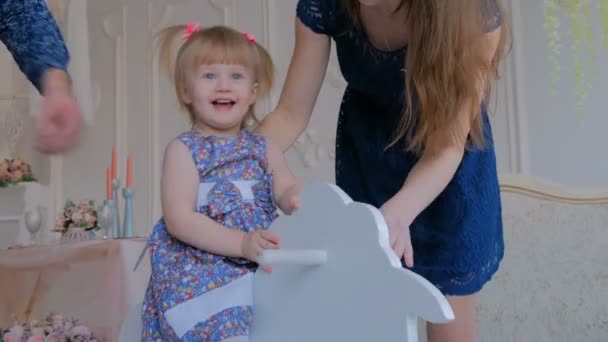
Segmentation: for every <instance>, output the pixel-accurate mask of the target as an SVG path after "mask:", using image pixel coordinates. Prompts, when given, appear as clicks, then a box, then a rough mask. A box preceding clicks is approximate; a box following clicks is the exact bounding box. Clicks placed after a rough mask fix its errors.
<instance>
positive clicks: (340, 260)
mask: <svg viewBox="0 0 608 342" xmlns="http://www.w3.org/2000/svg"><path fill="white" fill-rule="evenodd" d="M301 200H302V207H301V209H300V210H299V211H297V212H296V213H294V214H293V215H291V216H281V217H279V218H278V219H277V220H276V221H275V222H274V223H273V224H272V226H271V227H270V229H271V230H272V231H274V232H276V233H277V234H278V236H279V238H280V240H281V250H276V251H266V252H265V253H264V254H263V255H262V256H261V258H260V260H259V261H260V263H261V264H267V265H271V266H272V268H273V270H272V273H266V272H262V271H258V272H256V273H255V276H254V280H253V284H254V285H253V306H254V313H255V321H254V325H253V328H252V332H251V336H250V341H251V342H285V341H290V342H300V341H301V342H310V341H317V342H323V341H332V342H333V341H340V342H341V341H349V342H369V341H387V342H390V341H399V342H405V341H408V342H414V341H418V332H417V318H418V317H420V318H421V319H423V320H425V321H430V322H433V323H446V322H449V321H451V320H453V319H454V313H453V311H452V309H451V307H450V305H449V304H448V301H447V299H446V298H445V297H444V296H443V295H442V294H441V292H439V290H438V289H437V288H435V287H434V286H433V285H432V284H431V283H429V282H428V281H427V280H425V279H424V278H422V277H421V276H419V275H417V274H415V273H413V272H411V271H409V270H406V269H404V268H402V267H401V263H400V261H399V259H398V258H397V256H396V255H395V254H394V253H393V251H392V250H391V248H390V246H389V238H388V229H387V226H386V224H385V222H384V219H383V217H382V215H381V214H380V212H379V211H378V210H377V209H376V208H374V207H372V206H370V205H367V204H363V203H357V202H353V201H352V200H351V199H350V198H349V197H348V196H347V195H346V194H345V193H344V192H343V191H342V190H341V189H340V188H338V187H337V186H335V185H330V184H326V183H314V184H309V185H307V186H305V187H304V189H303V191H302V195H301ZM140 315H141V306H140V305H139V306H138V307H137V308H135V309H134V310H133V312H132V313H131V315H130V316H129V317H128V318H127V320H126V321H125V324H124V326H123V329H122V331H121V339H120V340H121V341H135V340H139V339H140V338H141V337H140V336H141V322H140V318H139V316H140Z"/></svg>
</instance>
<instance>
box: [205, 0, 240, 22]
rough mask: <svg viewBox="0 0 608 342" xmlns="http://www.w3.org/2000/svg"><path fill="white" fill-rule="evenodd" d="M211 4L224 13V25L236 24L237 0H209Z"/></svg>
mask: <svg viewBox="0 0 608 342" xmlns="http://www.w3.org/2000/svg"><path fill="white" fill-rule="evenodd" d="M208 1H209V5H211V6H212V7H213V8H215V9H217V10H219V11H221V12H222V13H223V14H224V25H227V26H233V25H235V24H236V21H237V18H236V10H235V9H236V0H208Z"/></svg>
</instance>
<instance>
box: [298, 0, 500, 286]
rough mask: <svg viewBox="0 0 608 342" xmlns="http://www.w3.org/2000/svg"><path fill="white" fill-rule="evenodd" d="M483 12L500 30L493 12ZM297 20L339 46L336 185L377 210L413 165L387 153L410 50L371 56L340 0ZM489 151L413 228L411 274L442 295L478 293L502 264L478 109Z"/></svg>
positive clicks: (462, 170)
mask: <svg viewBox="0 0 608 342" xmlns="http://www.w3.org/2000/svg"><path fill="white" fill-rule="evenodd" d="M484 9H485V10H486V11H484V13H485V12H487V14H488V15H490V16H491V17H488V18H489V19H490V20H489V21H491V22H492V23H493V24H494V25H492V27H489V28H488V29H489V30H492V29H495V28H496V27H498V26H499V25H500V18H499V17H498V15H497V13H498V11H497V10H496V8H495V6H494V7H493V6H486V7H484ZM297 16H298V18H299V19H300V20H301V21H302V22H303V23H304V25H306V26H307V27H309V28H310V29H311V30H312V31H314V32H316V33H320V34H326V35H328V36H330V37H332V38H333V40H334V41H335V43H336V48H337V56H338V61H339V65H340V70H341V72H342V75H343V76H344V78H345V79H346V81H347V83H348V86H347V88H346V90H345V93H344V96H343V99H342V104H341V107H340V113H339V119H338V129H337V137H336V183H337V185H338V186H340V187H341V188H342V189H343V190H344V191H345V192H346V193H347V194H348V195H349V196H351V198H352V199H353V200H355V201H359V202H365V203H369V204H371V205H373V206H376V207H380V206H381V205H382V204H383V203H384V202H386V201H387V200H388V199H389V198H391V197H392V196H393V195H394V194H395V193H396V192H397V191H399V189H400V188H401V186H402V185H403V182H404V180H405V178H406V176H407V175H408V173H409V172H410V170H411V169H412V167H413V166H414V165H415V164H416V162H417V157H416V156H415V155H413V154H411V153H407V152H404V151H402V150H400V149H399V148H398V147H396V148H391V149H389V150H385V147H386V145H387V143H388V139H389V137H390V136H391V133H392V132H393V129H394V128H395V127H396V123H397V119H398V117H399V115H400V113H402V112H403V109H404V104H405V100H404V99H405V97H404V73H405V72H407V70H404V58H405V51H406V48H407V47H404V48H402V49H399V50H395V51H389V52H387V51H382V50H378V49H377V48H375V47H374V46H373V45H372V44H371V42H370V41H369V40H368V39H367V37H366V36H365V33H364V32H362V31H361V30H358V29H354V28H353V25H352V21H351V19H350V18H349V16H348V15H347V14H346V13H345V11H344V9H343V8H342V7H341V1H340V0H299V2H298V5H297ZM482 109H483V110H482V112H483V113H482V115H483V119H484V123H485V135H486V143H487V144H486V145H487V146H486V147H485V148H484V149H476V150H470V151H468V152H466V153H465V155H464V158H463V160H462V162H461V164H460V165H459V167H458V170H457V172H456V174H455V176H454V178H453V179H452V180H451V181H450V183H449V184H448V185H447V187H446V188H445V190H444V191H443V192H442V193H441V194H440V195H439V196H438V197H437V198H436V200H435V201H434V202H433V203H432V204H431V205H430V206H429V207H427V208H426V209H425V210H424V211H423V212H422V213H421V214H420V215H419V216H418V217H417V218H416V219H415V221H414V222H413V223H412V225H411V236H412V244H413V248H414V268H413V271H414V272H416V273H418V274H420V275H422V276H423V277H425V278H426V279H427V280H429V281H430V282H431V283H433V284H434V285H435V286H437V287H438V288H439V289H440V290H441V291H442V292H443V293H444V294H446V295H468V294H472V293H475V292H477V291H479V290H480V289H481V288H482V287H483V285H484V284H485V283H487V282H488V281H489V280H490V279H491V277H492V276H493V274H494V273H495V272H496V271H497V269H498V266H499V263H500V261H501V259H502V257H503V250H504V245H503V235H502V215H501V203H500V194H499V186H498V179H497V170H496V158H495V154H494V147H493V140H492V132H491V127H490V122H489V120H488V115H487V112H486V111H485V109H484V108H483V107H482Z"/></svg>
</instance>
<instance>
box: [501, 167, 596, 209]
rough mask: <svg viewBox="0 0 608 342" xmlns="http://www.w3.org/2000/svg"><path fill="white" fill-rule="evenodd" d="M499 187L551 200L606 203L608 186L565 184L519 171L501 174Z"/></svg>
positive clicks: (574, 202)
mask: <svg viewBox="0 0 608 342" xmlns="http://www.w3.org/2000/svg"><path fill="white" fill-rule="evenodd" d="M500 189H501V191H503V192H512V193H519V194H523V195H526V196H530V197H536V198H540V199H545V200H549V201H553V202H563V203H572V204H608V188H597V187H589V188H583V187H573V186H565V185H561V184H557V183H553V182H549V181H546V180H542V179H539V178H536V177H532V176H529V175H526V174H521V173H512V174H506V175H503V176H501V177H500Z"/></svg>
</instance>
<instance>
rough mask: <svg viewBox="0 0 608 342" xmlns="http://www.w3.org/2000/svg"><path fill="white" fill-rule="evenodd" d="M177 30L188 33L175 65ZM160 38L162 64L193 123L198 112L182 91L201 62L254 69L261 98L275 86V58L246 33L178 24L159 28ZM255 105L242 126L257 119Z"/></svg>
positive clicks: (215, 27) (221, 27)
mask: <svg viewBox="0 0 608 342" xmlns="http://www.w3.org/2000/svg"><path fill="white" fill-rule="evenodd" d="M188 33H189V34H188ZM178 34H187V35H186V36H182V38H183V40H184V43H183V44H182V45H181V47H180V48H179V50H178V51H177V56H176V58H175V65H174V66H172V65H173V62H172V55H173V54H172V52H173V49H172V46H173V42H174V40H175V37H176V36H177V35H178ZM157 39H158V41H157V43H158V46H159V58H160V60H159V61H160V66H161V68H163V69H165V71H166V72H167V74H168V76H169V78H170V79H172V80H173V83H174V84H175V92H176V95H177V99H178V102H179V104H180V107H181V108H182V109H183V110H186V111H187V112H188V114H189V116H190V122H191V123H192V124H194V122H195V119H196V114H195V113H194V109H193V108H192V106H191V105H190V104H188V103H186V102H184V100H183V95H184V94H185V92H186V91H187V86H188V83H187V81H188V75H192V74H193V73H194V72H195V70H196V69H197V68H198V67H199V66H201V65H204V64H216V63H219V64H238V65H243V66H245V67H246V68H248V69H250V70H251V71H252V73H253V77H254V82H255V83H256V84H257V98H258V99H259V98H263V97H265V96H267V95H268V93H269V92H270V90H271V89H272V86H273V82H274V64H273V62H272V59H271V58H270V55H269V54H268V52H267V51H266V49H264V48H263V47H262V46H261V45H259V44H258V43H257V42H256V41H255V39H254V38H253V37H252V36H251V35H249V34H247V33H243V32H239V31H237V30H235V29H233V28H230V27H225V26H211V27H208V28H204V29H203V28H201V29H196V30H193V31H188V25H175V26H171V27H167V28H165V29H163V30H162V31H161V32H159V34H158V36H157ZM254 107H255V103H254V104H252V105H251V106H250V108H249V111H248V112H247V115H246V117H245V120H244V121H243V128H245V127H246V126H247V125H248V124H256V123H257V122H258V120H257V118H256V116H255V113H254Z"/></svg>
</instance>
